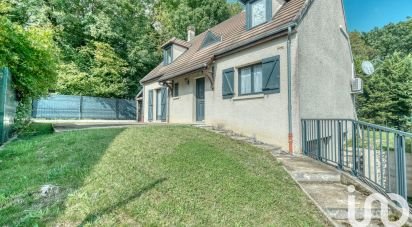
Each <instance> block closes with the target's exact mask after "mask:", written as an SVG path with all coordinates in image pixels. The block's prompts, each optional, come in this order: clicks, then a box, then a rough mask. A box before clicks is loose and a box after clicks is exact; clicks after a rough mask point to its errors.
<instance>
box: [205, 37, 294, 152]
mask: <svg viewBox="0 0 412 227" xmlns="http://www.w3.org/2000/svg"><path fill="white" fill-rule="evenodd" d="M286 42H287V38H286V37H284V38H281V39H278V40H275V41H270V42H267V43H264V44H261V45H259V46H256V47H253V48H250V49H247V50H244V51H241V52H238V53H236V54H233V55H231V56H228V57H225V58H222V59H219V60H217V61H216V79H215V84H216V86H215V89H214V91H208V92H206V100H207V101H206V102H207V108H206V123H207V124H210V125H214V126H218V127H223V128H226V129H230V130H233V131H235V132H237V133H241V134H243V135H246V136H251V137H256V138H257V139H258V140H260V141H263V142H267V143H271V144H277V145H281V146H282V147H283V148H285V149H286V148H287V147H288V112H287V106H288V97H287V45H286V44H287V43H286ZM276 55H280V87H281V88H280V93H278V94H269V95H252V96H241V97H239V96H238V69H239V68H240V67H244V66H247V65H251V64H254V63H258V62H261V60H262V59H265V58H269V57H273V56H276ZM231 67H234V68H235V76H234V77H235V84H234V87H235V93H236V95H235V96H234V98H233V99H223V98H222V71H223V70H225V69H228V68H231Z"/></svg>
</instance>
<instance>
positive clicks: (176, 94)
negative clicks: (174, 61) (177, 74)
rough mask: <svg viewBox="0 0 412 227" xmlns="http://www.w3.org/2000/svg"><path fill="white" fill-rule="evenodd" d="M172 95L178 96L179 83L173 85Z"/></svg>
mask: <svg viewBox="0 0 412 227" xmlns="http://www.w3.org/2000/svg"><path fill="white" fill-rule="evenodd" d="M173 97H179V83H175V84H174V86H173Z"/></svg>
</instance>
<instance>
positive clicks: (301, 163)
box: [194, 125, 393, 226]
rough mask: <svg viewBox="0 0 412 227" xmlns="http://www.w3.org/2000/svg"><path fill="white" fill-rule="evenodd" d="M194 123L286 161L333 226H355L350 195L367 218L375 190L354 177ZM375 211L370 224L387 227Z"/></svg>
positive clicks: (358, 213) (358, 215)
mask: <svg viewBox="0 0 412 227" xmlns="http://www.w3.org/2000/svg"><path fill="white" fill-rule="evenodd" d="M194 126H195V127H199V128H204V129H206V130H209V131H212V132H215V133H219V134H222V135H226V136H229V137H231V138H232V139H235V140H239V141H244V142H246V143H249V144H252V145H253V146H256V147H259V148H261V149H264V150H266V151H268V152H271V154H272V155H273V156H274V157H276V159H277V160H278V161H280V162H281V163H282V164H283V166H284V168H285V170H286V171H287V172H288V173H289V174H290V176H291V177H292V178H293V179H294V180H295V182H296V183H297V184H298V185H299V187H300V188H301V189H302V190H303V191H304V192H305V193H306V195H307V196H308V197H309V198H310V199H311V200H312V201H313V203H314V204H315V205H316V206H317V207H318V208H319V210H320V211H321V212H322V213H323V214H324V215H325V217H326V218H327V220H329V222H330V224H331V225H334V226H351V225H350V224H349V220H348V197H349V195H350V194H351V195H355V196H356V203H355V207H356V209H355V216H356V218H357V219H360V220H363V219H364V211H365V209H364V203H365V200H366V197H367V196H368V195H369V194H371V193H373V190H372V189H371V188H368V187H367V186H366V185H364V184H362V183H360V182H358V181H357V180H356V179H354V178H352V177H351V176H349V175H347V174H345V173H343V172H341V171H339V170H337V169H336V168H334V167H332V166H329V165H326V164H324V163H321V162H318V161H316V160H313V159H311V158H309V157H305V156H292V155H290V154H288V153H286V152H284V151H282V150H281V148H280V147H278V146H273V145H269V144H264V143H260V142H258V141H256V140H255V139H253V138H248V137H244V136H241V135H237V134H236V133H234V132H232V131H226V130H219V129H215V128H213V127H210V126H204V125H194ZM349 182H350V184H353V185H355V188H356V189H355V191H353V192H352V193H349V191H348V185H349ZM371 211H372V222H371V224H370V225H369V226H383V224H382V222H381V221H380V213H381V208H380V205H379V204H373V206H372V209H371ZM389 212H390V213H392V212H393V210H391V209H390V210H389Z"/></svg>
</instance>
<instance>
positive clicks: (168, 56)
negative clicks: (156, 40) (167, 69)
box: [163, 46, 173, 65]
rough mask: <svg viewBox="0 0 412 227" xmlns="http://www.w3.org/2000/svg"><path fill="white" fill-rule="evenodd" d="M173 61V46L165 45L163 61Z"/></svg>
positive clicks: (168, 62) (165, 62)
mask: <svg viewBox="0 0 412 227" xmlns="http://www.w3.org/2000/svg"><path fill="white" fill-rule="evenodd" d="M172 61H173V53H172V46H168V47H165V49H164V50H163V62H164V64H165V65H168V64H170V63H172Z"/></svg>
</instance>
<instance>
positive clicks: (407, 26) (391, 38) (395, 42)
mask: <svg viewBox="0 0 412 227" xmlns="http://www.w3.org/2000/svg"><path fill="white" fill-rule="evenodd" d="M364 39H365V41H366V42H367V43H368V45H370V46H371V47H372V48H374V49H376V50H378V51H379V55H380V56H382V57H385V56H388V55H391V54H393V53H395V52H398V53H403V54H409V53H412V18H409V19H408V20H406V21H404V22H399V23H397V24H389V25H386V26H385V27H383V28H380V29H379V28H376V29H374V30H372V31H371V32H368V33H365V34H364Z"/></svg>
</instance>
